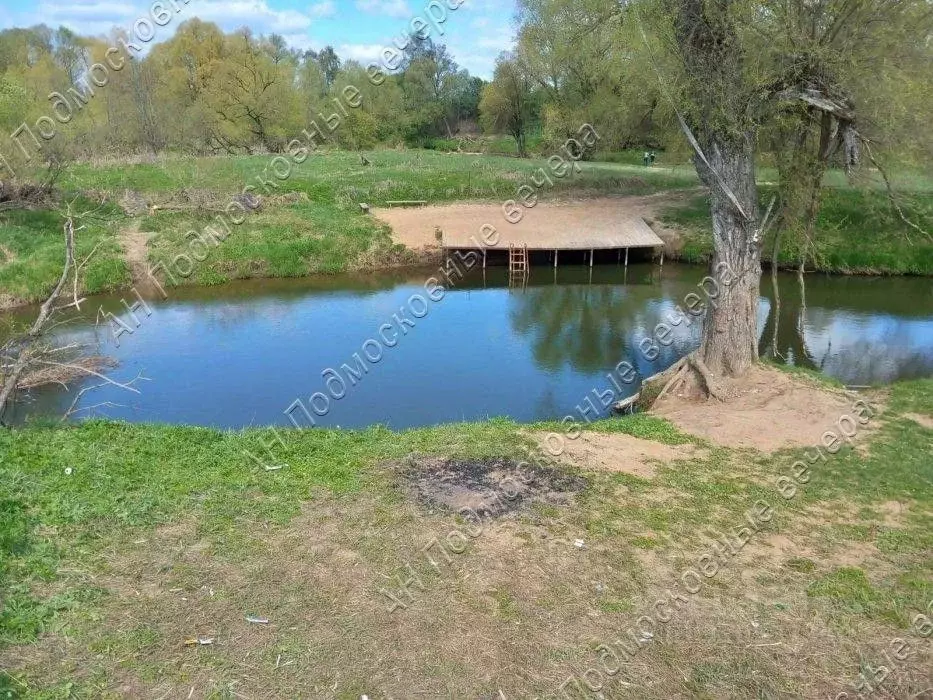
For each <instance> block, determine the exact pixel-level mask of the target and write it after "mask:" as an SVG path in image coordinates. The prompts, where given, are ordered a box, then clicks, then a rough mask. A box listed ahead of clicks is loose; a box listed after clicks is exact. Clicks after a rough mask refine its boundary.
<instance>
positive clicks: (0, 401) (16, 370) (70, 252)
mask: <svg viewBox="0 0 933 700" xmlns="http://www.w3.org/2000/svg"><path fill="white" fill-rule="evenodd" d="M63 229H64V233H65V264H64V266H63V267H62V274H61V276H60V277H59V278H58V283H57V284H56V285H55V287H54V288H53V289H52V293H51V294H50V295H49V297H48V298H47V299H46V300H45V302H44V303H43V304H42V306H41V307H39V315H38V316H37V317H36V320H35V322H34V323H33V324H32V327H31V328H30V329H29V331H27V332H26V334H25V335H24V336H23V337H22V338H15V339H13V340H11V341H10V342H9V343H8V344H7V345H8V348H9V349H10V350H13V351H14V355H15V360H14V361H13V363H12V366H11V367H10V370H9V372H8V373H7V374H6V376H5V377H4V380H3V386H2V387H0V424H3V425H6V423H5V422H4V416H5V415H6V410H7V406H8V405H9V402H10V398H11V397H12V395H13V392H14V391H16V388H17V386H18V385H19V381H20V378H21V377H22V376H23V373H24V372H25V371H26V369H27V368H28V367H29V365H30V363H31V362H32V360H33V359H34V355H33V348H34V347H35V345H36V344H37V343H38V342H39V340H40V339H41V338H42V335H43V332H44V331H45V330H46V326H47V325H48V323H49V320H50V319H51V317H52V313H53V312H54V310H55V303H56V302H57V301H58V297H59V296H60V295H61V293H62V289H64V287H65V284H66V283H67V282H68V276H69V274H70V273H71V270H72V268H73V267H74V259H75V230H74V220H73V219H72V218H71V217H70V216H69V217H68V218H67V219H66V220H65V225H64V227H63ZM9 346H14V347H9Z"/></svg>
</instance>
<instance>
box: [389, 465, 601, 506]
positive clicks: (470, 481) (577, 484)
mask: <svg viewBox="0 0 933 700" xmlns="http://www.w3.org/2000/svg"><path fill="white" fill-rule="evenodd" d="M403 470H404V472H403V473H404V475H405V478H406V479H407V481H408V482H409V488H410V489H411V491H412V492H413V495H415V496H416V497H417V499H418V500H419V501H420V502H421V503H423V504H424V505H426V506H428V507H429V508H440V509H443V510H449V511H455V512H459V511H462V510H464V509H471V510H473V511H475V512H476V513H477V514H478V515H481V516H486V517H499V516H502V515H506V514H508V513H512V512H514V511H517V510H521V509H524V508H527V507H528V506H530V505H531V504H533V503H551V504H554V505H564V504H566V503H568V502H569V501H570V500H571V498H572V497H573V495H574V494H575V493H578V492H579V491H581V490H583V488H584V487H585V486H586V480H585V479H584V478H583V477H580V476H575V475H572V474H567V473H566V472H563V471H561V470H559V469H553V468H551V467H543V466H538V465H535V464H527V463H522V464H521V465H519V463H517V462H514V461H512V460H510V459H503V458H498V457H493V458H488V459H476V460H465V459H463V460H461V459H442V458H438V457H425V458H415V457H412V458H410V459H409V461H408V462H407V463H406V464H405V465H404V467H403Z"/></svg>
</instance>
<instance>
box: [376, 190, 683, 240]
mask: <svg viewBox="0 0 933 700" xmlns="http://www.w3.org/2000/svg"><path fill="white" fill-rule="evenodd" d="M692 194H695V192H694V191H693V190H691V191H689V192H676V193H672V192H662V193H659V194H653V195H648V196H639V197H600V198H594V199H584V200H575V201H566V202H540V203H539V204H538V205H537V206H536V207H535V208H534V209H533V210H532V211H531V212H530V213H529V216H528V218H529V221H533V222H534V226H535V227H536V229H540V228H541V227H542V226H547V227H548V229H549V230H557V231H567V230H573V228H574V227H575V226H578V224H579V222H580V221H581V220H586V221H588V222H593V221H597V222H598V221H602V220H605V221H606V225H607V227H608V226H612V223H613V222H614V221H615V220H617V219H618V218H619V216H620V215H621V214H624V215H625V216H626V217H641V218H642V219H644V220H645V223H647V224H648V225H649V226H651V227H652V229H653V230H654V232H655V233H656V234H657V235H658V236H659V237H660V238H661V240H663V241H664V244H665V250H666V251H667V252H669V253H673V252H676V251H677V250H679V249H680V247H681V236H680V233H679V232H678V231H677V230H676V229H673V228H669V227H667V226H664V225H662V224H661V223H660V222H659V221H658V220H657V219H658V213H659V211H660V210H661V208H663V207H666V206H669V205H670V204H672V203H674V202H677V201H680V200H682V199H684V198H685V197H686V196H688V195H692ZM373 214H374V215H375V216H376V217H378V218H379V219H381V220H382V221H384V222H385V223H387V224H388V225H389V226H390V227H391V228H392V239H393V240H394V241H395V242H396V243H400V244H402V245H404V246H405V247H407V248H410V249H412V250H424V249H429V250H433V249H436V248H438V247H439V246H440V242H439V241H438V239H437V235H436V232H437V229H438V228H440V229H453V228H456V229H458V230H460V231H475V232H476V234H477V236H479V233H480V229H481V228H482V226H484V225H485V224H493V225H498V224H500V223H504V219H503V218H502V207H501V205H500V204H480V203H472V204H452V205H444V206H430V207H416V208H410V209H401V208H400V209H374V210H373Z"/></svg>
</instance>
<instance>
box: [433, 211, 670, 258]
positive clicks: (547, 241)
mask: <svg viewBox="0 0 933 700" xmlns="http://www.w3.org/2000/svg"><path fill="white" fill-rule="evenodd" d="M566 223H567V228H558V229H556V228H555V227H554V222H549V221H547V220H543V219H541V218H538V219H535V218H534V217H526V219H524V220H522V221H521V222H519V223H518V224H509V223H508V222H505V221H503V220H502V218H501V216H500V220H499V221H498V222H496V223H494V224H493V225H494V226H495V227H496V231H497V232H498V236H497V237H496V236H489V237H487V238H486V239H484V236H483V234H482V233H481V232H480V231H477V230H464V229H460V228H451V227H444V226H443V225H440V228H441V230H442V231H443V236H442V238H441V245H442V246H443V247H444V248H447V249H450V250H468V249H480V248H485V249H487V250H508V249H509V248H514V247H516V246H526V247H527V248H528V250H548V251H554V250H558V251H560V250H623V249H625V248H661V247H663V246H664V241H662V240H661V239H660V238H659V237H658V235H657V234H656V233H655V232H654V231H652V230H651V227H650V226H648V224H646V223H645V221H644V219H642V218H640V217H626V216H625V215H624V214H620V216H619V218H617V219H615V220H612V221H606V220H597V221H587V220H586V219H585V218H581V219H579V220H577V221H575V222H573V223H572V224H571V223H570V222H566ZM488 241H492V242H493V243H494V245H491V244H490V243H489V242H488Z"/></svg>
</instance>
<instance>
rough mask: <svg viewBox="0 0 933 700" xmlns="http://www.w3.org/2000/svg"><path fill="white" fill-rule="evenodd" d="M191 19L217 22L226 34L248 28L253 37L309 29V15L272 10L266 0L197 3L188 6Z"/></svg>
mask: <svg viewBox="0 0 933 700" xmlns="http://www.w3.org/2000/svg"><path fill="white" fill-rule="evenodd" d="M190 16H192V17H194V16H197V17H200V18H201V19H203V20H207V21H209V22H216V23H217V24H218V25H220V26H221V27H222V28H223V29H225V30H227V31H230V30H232V29H239V28H240V27H249V28H250V29H252V30H253V33H254V34H269V33H271V32H276V33H277V34H285V33H290V34H294V33H295V32H297V31H300V30H303V29H308V28H309V27H310V26H311V18H310V17H309V16H308V15H305V14H303V13H301V12H298V11H297V10H274V9H272V8H271V7H269V4H268V2H266V0H233V1H232V2H227V1H225V0H199V1H198V3H197V5H196V6H194V5H192V6H191V15H190Z"/></svg>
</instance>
